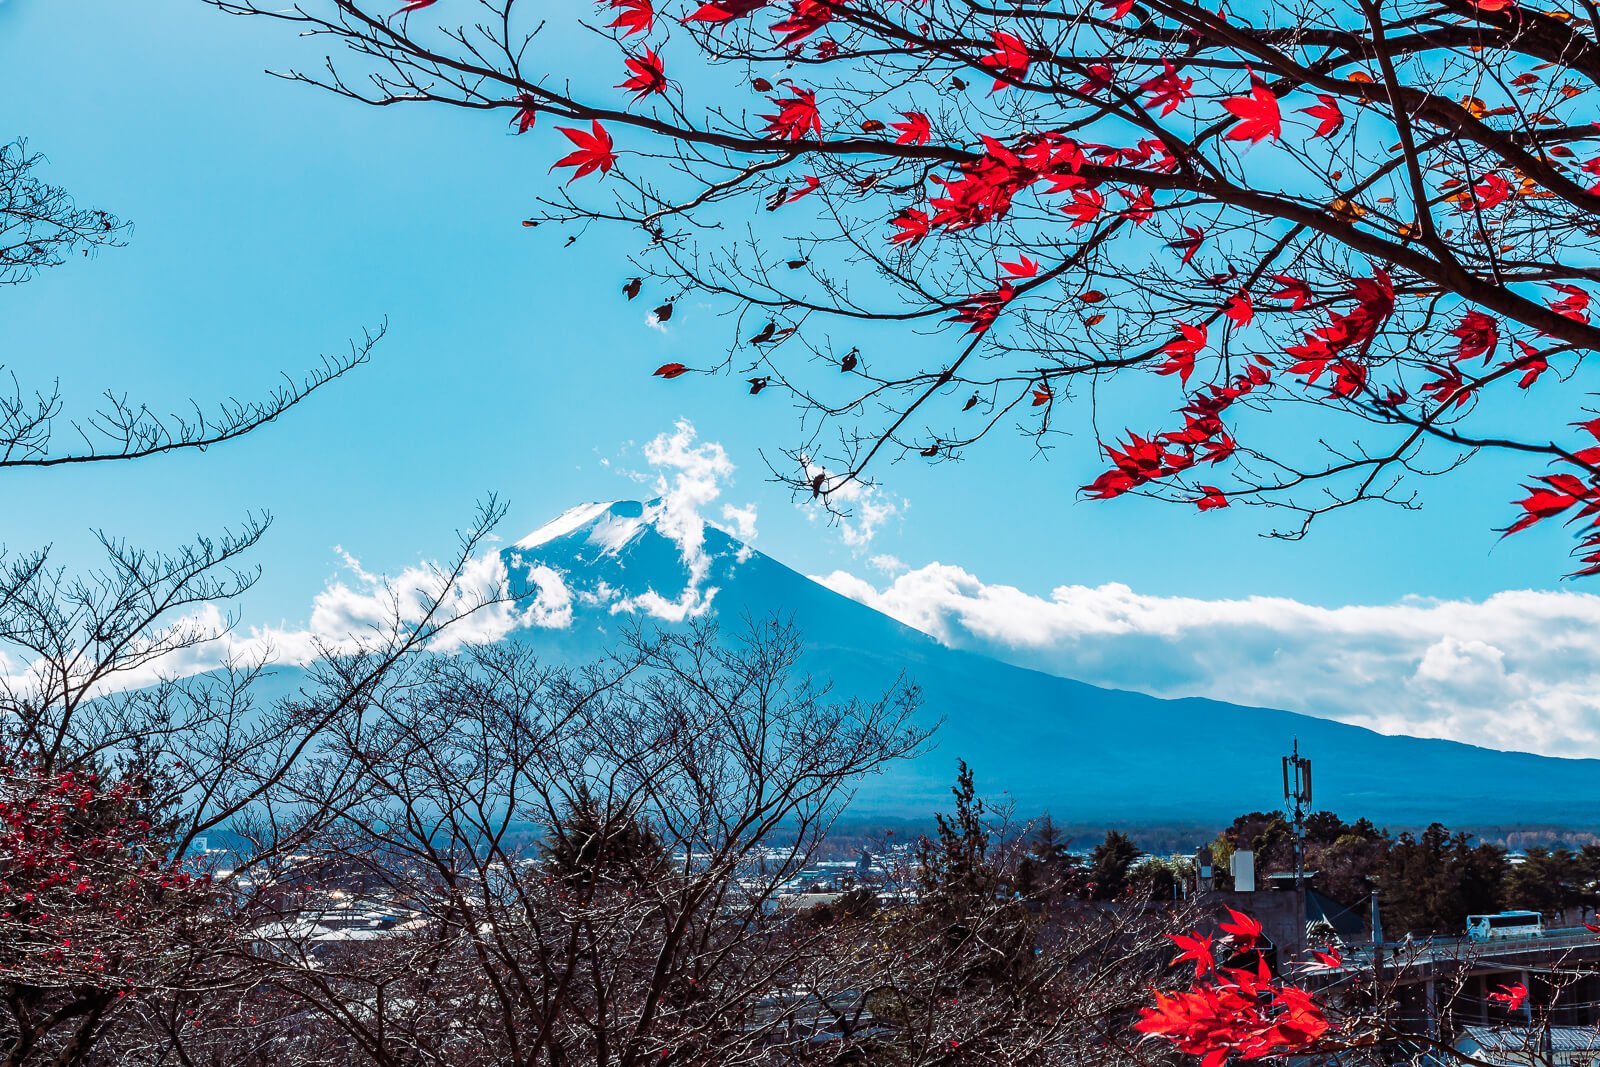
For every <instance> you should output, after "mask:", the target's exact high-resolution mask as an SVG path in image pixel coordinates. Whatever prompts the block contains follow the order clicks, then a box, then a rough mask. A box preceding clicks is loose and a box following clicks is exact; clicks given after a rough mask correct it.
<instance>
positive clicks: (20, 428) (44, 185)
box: [0, 139, 384, 468]
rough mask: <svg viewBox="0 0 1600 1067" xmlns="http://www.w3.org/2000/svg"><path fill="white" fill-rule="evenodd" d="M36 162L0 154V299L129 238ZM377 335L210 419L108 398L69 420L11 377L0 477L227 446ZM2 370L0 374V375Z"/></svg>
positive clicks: (19, 145)
mask: <svg viewBox="0 0 1600 1067" xmlns="http://www.w3.org/2000/svg"><path fill="white" fill-rule="evenodd" d="M44 162H45V161H44V159H43V157H42V156H40V155H39V154H38V153H35V152H31V151H30V150H29V148H28V144H27V142H26V141H24V140H21V139H18V140H15V141H12V142H10V143H9V144H3V145H0V292H6V291H8V290H10V289H12V288H13V287H16V286H20V285H22V284H23V283H25V282H27V281H30V280H31V279H32V278H34V277H35V276H36V275H37V274H38V273H39V272H40V271H41V270H46V269H48V268H51V267H59V266H61V265H62V264H64V263H66V262H67V261H68V260H69V259H70V258H71V257H72V255H73V253H80V254H81V255H83V256H89V255H91V254H92V253H94V252H97V251H99V250H101V249H106V248H118V247H120V246H121V245H122V244H124V243H125V241H126V239H127V236H128V234H129V232H130V231H131V229H132V227H131V225H130V224H129V223H127V222H125V221H123V220H122V219H119V218H117V217H116V216H115V215H112V214H110V213H108V212H106V211H103V210H99V209H94V208H82V207H79V206H78V204H77V202H76V201H75V200H74V199H73V197H72V195H71V194H70V193H68V192H67V191H66V190H65V189H63V188H61V187H60V186H57V185H51V184H50V183H48V182H47V181H45V179H44V178H43V177H41V174H40V172H41V170H42V168H43V167H44ZM383 333H384V328H383V327H380V328H378V329H377V330H375V331H370V332H367V333H366V334H364V335H363V337H362V339H361V340H360V341H357V342H354V343H352V344H351V345H350V348H349V351H347V352H344V353H342V354H339V355H335V356H324V357H323V358H322V360H321V362H320V363H319V364H318V365H317V366H316V367H315V368H314V369H312V370H310V371H309V372H307V373H306V374H304V375H302V376H300V377H298V378H294V377H289V376H287V375H286V376H285V377H284V380H283V384H282V385H279V386H277V387H276V388H273V389H271V390H269V391H268V392H267V393H266V394H265V395H263V396H261V397H258V398H255V399H250V400H239V399H230V400H226V401H223V402H222V403H220V404H217V405H214V406H212V407H210V408H209V409H208V408H207V407H206V406H204V405H202V404H200V403H198V402H195V401H190V402H189V404H188V405H187V406H188V410H187V411H186V412H185V411H176V412H173V413H170V414H159V413H158V412H157V411H156V410H154V409H152V408H151V407H150V406H149V404H148V403H144V402H140V401H136V400H131V399H130V398H129V397H128V395H127V394H126V393H123V392H121V391H120V390H117V389H107V390H106V391H105V393H104V394H103V395H102V397H101V402H100V404H99V405H98V406H97V407H95V408H93V409H92V410H88V411H86V412H85V413H83V414H81V415H78V416H73V415H70V414H68V410H67V401H66V398H65V397H64V396H63V395H62V393H61V390H60V386H59V383H52V384H50V385H49V386H45V387H35V386H25V385H24V384H23V380H22V378H20V377H19V376H18V374H17V371H16V368H15V367H13V368H11V369H10V371H9V384H8V385H7V386H3V387H0V468H7V467H58V466H65V465H73V464H82V463H100V462H106V461H110V460H128V459H142V458H145V457H149V456H154V455H158V454H160V453H164V452H172V451H177V450H184V449H204V448H208V447H210V446H212V445H218V444H222V443H223V442H225V441H231V440H234V439H235V438H238V437H242V436H244V435H245V434H247V433H250V432H252V431H254V430H257V429H260V428H261V427H262V426H265V425H266V424H267V423H269V422H272V421H274V420H275V419H277V418H278V417H279V416H281V415H284V414H286V413H288V412H289V411H290V410H291V409H292V408H294V407H296V406H298V405H299V404H300V403H301V402H302V401H304V400H306V399H308V398H309V397H310V396H311V395H312V394H313V393H315V392H317V391H318V390H320V389H321V388H322V387H323V386H325V385H328V384H330V383H331V382H334V381H336V380H338V379H339V378H342V377H344V376H345V375H346V374H348V373H349V372H350V371H352V370H354V369H355V368H356V367H358V366H360V365H361V364H363V363H365V362H367V360H368V358H369V357H370V355H371V352H372V349H373V347H374V346H375V345H377V343H378V341H379V340H381V339H382V337H383ZM39 356H40V357H47V353H40V354H39ZM41 369H42V368H41V367H38V366H30V367H28V368H27V372H28V373H29V374H30V376H37V375H38V374H39V373H40V371H41ZM5 370H6V368H5V367H3V366H0V372H4V371H5ZM63 428H64V429H65V430H66V431H67V434H68V436H70V437H71V438H73V439H74V440H73V442H72V443H70V444H67V445H58V443H57V441H56V438H57V435H58V434H57V431H58V430H61V429H63Z"/></svg>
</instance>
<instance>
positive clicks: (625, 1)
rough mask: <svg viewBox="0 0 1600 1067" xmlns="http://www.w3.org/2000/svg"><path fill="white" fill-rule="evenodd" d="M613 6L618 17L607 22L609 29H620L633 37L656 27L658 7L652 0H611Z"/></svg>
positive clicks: (624, 34)
mask: <svg viewBox="0 0 1600 1067" xmlns="http://www.w3.org/2000/svg"><path fill="white" fill-rule="evenodd" d="M611 6H612V8H613V9H615V10H616V12H617V17H616V18H615V19H614V20H612V21H611V22H610V23H607V25H606V28H607V29H620V30H623V31H625V32H624V33H623V34H622V36H624V37H632V36H633V35H634V34H636V33H649V32H650V31H651V30H652V29H654V28H655V24H656V9H655V8H654V7H653V6H652V5H651V3H650V0H611Z"/></svg>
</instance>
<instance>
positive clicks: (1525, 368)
mask: <svg viewBox="0 0 1600 1067" xmlns="http://www.w3.org/2000/svg"><path fill="white" fill-rule="evenodd" d="M1517 347H1518V348H1520V349H1522V358H1521V359H1513V360H1509V361H1507V362H1506V363H1505V364H1504V366H1507V367H1513V368H1516V369H1518V370H1521V371H1522V377H1521V378H1519V379H1517V388H1518V389H1526V388H1528V387H1529V386H1531V385H1533V383H1534V382H1536V381H1538V380H1539V375H1541V374H1543V373H1544V372H1545V371H1547V370H1549V369H1550V361H1549V360H1547V359H1546V358H1545V354H1544V353H1543V352H1541V351H1539V350H1538V349H1537V348H1534V347H1533V346H1532V345H1530V344H1529V343H1528V342H1526V341H1523V340H1518V341H1517Z"/></svg>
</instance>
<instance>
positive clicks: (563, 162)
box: [550, 119, 617, 184]
mask: <svg viewBox="0 0 1600 1067" xmlns="http://www.w3.org/2000/svg"><path fill="white" fill-rule="evenodd" d="M556 129H558V130H560V131H561V132H562V133H564V134H566V135H567V140H569V141H571V142H572V143H573V144H575V145H577V146H578V147H577V148H576V149H574V150H573V151H571V152H569V153H567V154H566V155H564V156H562V157H561V158H560V159H558V160H556V161H555V162H554V163H552V164H551V165H550V169H551V170H555V169H556V168H557V167H576V168H578V169H577V170H575V171H573V173H572V177H570V178H568V179H567V182H568V184H571V183H572V182H575V181H577V180H578V179H579V178H581V177H583V176H584V175H586V174H593V173H594V172H595V171H599V172H600V173H601V174H606V173H608V172H609V171H610V170H611V168H612V167H614V166H616V163H617V154H616V152H614V151H612V149H611V135H610V134H609V133H607V132H606V130H605V127H604V126H601V125H600V120H599V119H595V120H594V121H593V123H592V124H591V129H590V131H589V132H585V131H583V130H576V129H573V128H571V127H570V126H557V127H556Z"/></svg>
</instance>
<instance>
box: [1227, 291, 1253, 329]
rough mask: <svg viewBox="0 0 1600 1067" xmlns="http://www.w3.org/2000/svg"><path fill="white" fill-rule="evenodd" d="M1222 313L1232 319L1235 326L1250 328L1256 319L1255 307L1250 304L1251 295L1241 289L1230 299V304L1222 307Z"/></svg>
mask: <svg viewBox="0 0 1600 1067" xmlns="http://www.w3.org/2000/svg"><path fill="white" fill-rule="evenodd" d="M1222 313H1223V314H1224V315H1226V316H1228V318H1230V319H1232V320H1233V324H1234V325H1235V326H1248V325H1250V320H1251V319H1253V318H1255V305H1254V304H1252V303H1251V302H1250V294H1249V293H1247V292H1245V291H1244V290H1243V289H1240V290H1239V291H1238V292H1237V293H1234V294H1233V295H1232V296H1230V297H1228V302H1227V303H1226V304H1223V305H1222Z"/></svg>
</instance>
